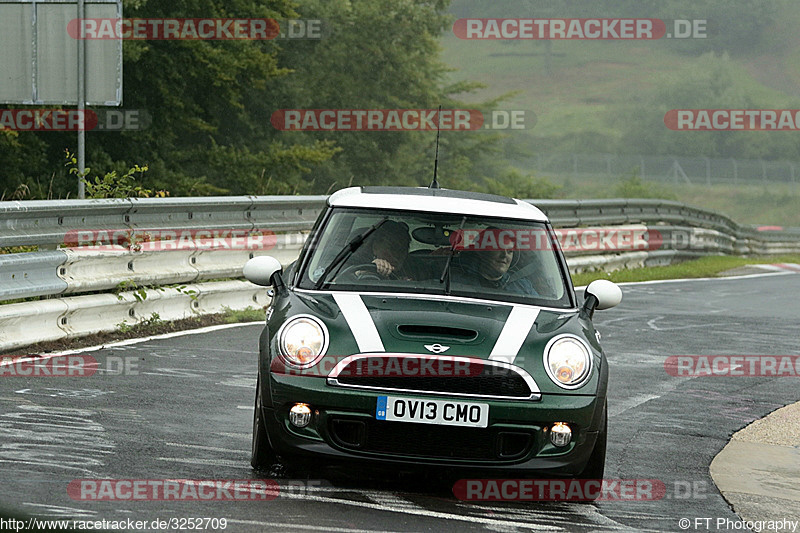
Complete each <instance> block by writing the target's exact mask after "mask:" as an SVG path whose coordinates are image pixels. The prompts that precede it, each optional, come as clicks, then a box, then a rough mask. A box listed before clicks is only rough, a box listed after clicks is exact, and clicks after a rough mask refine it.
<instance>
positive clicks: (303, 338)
mask: <svg viewBox="0 0 800 533" xmlns="http://www.w3.org/2000/svg"><path fill="white" fill-rule="evenodd" d="M278 347H279V349H280V353H281V355H282V356H283V358H284V359H285V360H286V362H287V363H289V364H290V365H293V366H296V367H298V368H307V367H310V366H313V365H314V364H315V363H316V362H317V359H318V358H319V357H320V356H322V355H324V354H325V350H327V349H328V330H327V328H326V327H325V324H323V323H322V321H320V320H319V319H318V318H316V317H313V316H311V315H297V316H294V317H292V318H290V319H289V320H287V321H286V322H284V324H283V326H281V329H280V331H278Z"/></svg>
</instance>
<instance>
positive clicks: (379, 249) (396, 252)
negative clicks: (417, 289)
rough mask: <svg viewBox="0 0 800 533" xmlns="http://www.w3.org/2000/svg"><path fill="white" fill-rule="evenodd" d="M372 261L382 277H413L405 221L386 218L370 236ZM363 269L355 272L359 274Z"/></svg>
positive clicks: (404, 278) (407, 279) (407, 278)
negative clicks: (408, 260) (409, 263)
mask: <svg viewBox="0 0 800 533" xmlns="http://www.w3.org/2000/svg"><path fill="white" fill-rule="evenodd" d="M370 241H371V243H372V244H371V251H372V257H373V259H372V261H371V262H372V263H373V264H375V268H376V270H377V272H378V274H379V275H380V276H381V277H382V278H385V279H386V278H391V279H399V280H403V281H411V280H413V279H414V276H413V274H412V272H411V271H410V268H409V265H408V262H407V261H406V260H407V259H408V247H409V245H410V244H411V236H410V235H409V233H408V225H407V224H406V223H405V222H397V221H395V220H387V221H386V222H384V223H383V224H381V226H380V227H379V228H378V229H377V230H375V232H374V233H373V234H372V235H371V237H370ZM361 272H363V271H359V272H356V274H359V273H361Z"/></svg>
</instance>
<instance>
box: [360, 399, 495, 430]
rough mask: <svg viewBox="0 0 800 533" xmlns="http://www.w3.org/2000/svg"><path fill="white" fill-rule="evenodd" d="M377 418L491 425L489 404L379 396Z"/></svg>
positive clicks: (461, 424) (431, 422)
mask: <svg viewBox="0 0 800 533" xmlns="http://www.w3.org/2000/svg"><path fill="white" fill-rule="evenodd" d="M375 418H377V419H378V420H393V421H396V422H414V423H417V424H438V425H443V426H467V427H474V428H485V427H487V426H488V425H489V404H488V403H473V402H451V401H449V400H423V399H419V398H398V397H396V396H378V406H377V407H376V409H375Z"/></svg>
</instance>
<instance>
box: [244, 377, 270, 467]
mask: <svg viewBox="0 0 800 533" xmlns="http://www.w3.org/2000/svg"><path fill="white" fill-rule="evenodd" d="M275 460H276V457H275V451H274V450H273V449H272V446H271V445H270V443H269V437H268V436H267V427H266V424H265V423H264V418H263V413H262V409H261V377H259V378H258V381H256V400H255V406H254V412H253V447H252V454H251V455H250V465H251V466H252V467H253V468H255V469H256V470H267V469H269V467H271V466H272V464H273V463H274V462H275Z"/></svg>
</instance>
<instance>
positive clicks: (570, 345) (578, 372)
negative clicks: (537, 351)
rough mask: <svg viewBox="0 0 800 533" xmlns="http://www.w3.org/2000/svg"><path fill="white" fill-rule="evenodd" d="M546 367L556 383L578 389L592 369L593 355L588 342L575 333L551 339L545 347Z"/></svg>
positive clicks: (566, 387) (567, 387)
mask: <svg viewBox="0 0 800 533" xmlns="http://www.w3.org/2000/svg"><path fill="white" fill-rule="evenodd" d="M544 367H545V369H546V370H547V375H548V376H550V379H552V380H553V381H554V382H555V384H556V385H558V386H559V387H562V388H565V389H576V388H578V387H580V386H581V385H583V382H584V381H586V379H587V378H588V377H589V374H590V372H591V370H592V357H591V355H590V353H589V348H588V347H587V346H586V344H585V343H584V342H583V341H582V340H581V339H579V338H578V337H575V336H574V335H562V336H559V337H555V338H553V339H550V342H548V343H547V346H546V347H545V349H544Z"/></svg>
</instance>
